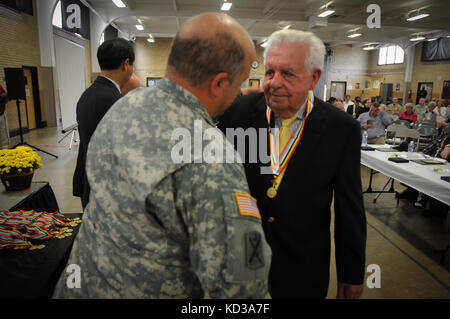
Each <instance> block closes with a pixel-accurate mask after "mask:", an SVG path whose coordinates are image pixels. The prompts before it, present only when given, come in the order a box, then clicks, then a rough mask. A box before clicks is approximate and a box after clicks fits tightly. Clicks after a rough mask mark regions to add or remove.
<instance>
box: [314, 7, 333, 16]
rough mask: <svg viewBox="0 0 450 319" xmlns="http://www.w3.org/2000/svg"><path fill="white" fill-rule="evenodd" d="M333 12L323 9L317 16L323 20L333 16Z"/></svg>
mask: <svg viewBox="0 0 450 319" xmlns="http://www.w3.org/2000/svg"><path fill="white" fill-rule="evenodd" d="M334 12H335V11H334V10H328V8H325V10H324V11H322V12H321V13H319V14H318V15H317V16H318V17H319V18H325V17H328V16H329V15H331V14H333V13H334Z"/></svg>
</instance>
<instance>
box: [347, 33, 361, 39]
mask: <svg viewBox="0 0 450 319" xmlns="http://www.w3.org/2000/svg"><path fill="white" fill-rule="evenodd" d="M361 35H362V34H361V33H352V34H349V35H348V36H347V38H356V37H360V36H361Z"/></svg>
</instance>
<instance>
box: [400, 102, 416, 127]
mask: <svg viewBox="0 0 450 319" xmlns="http://www.w3.org/2000/svg"><path fill="white" fill-rule="evenodd" d="M398 119H399V120H407V121H409V122H414V123H416V122H417V113H416V112H413V105H412V103H406V105H405V111H404V112H402V113H401V114H400V116H399V117H398Z"/></svg>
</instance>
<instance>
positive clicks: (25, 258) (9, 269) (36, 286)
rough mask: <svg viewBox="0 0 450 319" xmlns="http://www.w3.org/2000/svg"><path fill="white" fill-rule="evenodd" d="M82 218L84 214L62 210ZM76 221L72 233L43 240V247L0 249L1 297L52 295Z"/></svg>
mask: <svg viewBox="0 0 450 319" xmlns="http://www.w3.org/2000/svg"><path fill="white" fill-rule="evenodd" d="M64 215H65V216H66V217H69V218H76V217H78V218H82V216H83V214H64ZM79 228H80V225H78V226H77V227H76V228H75V229H74V231H73V235H72V236H70V237H66V238H64V239H58V238H51V239H47V240H44V241H43V242H42V244H45V248H44V249H36V250H13V249H7V250H6V249H4V250H0V299H47V298H51V296H52V294H53V290H54V288H55V285H56V283H57V281H58V279H59V277H60V275H61V273H62V272H63V271H64V269H65V267H66V263H67V260H68V259H69V255H70V252H71V250H72V245H73V242H74V239H75V237H76V235H77V233H78V230H79Z"/></svg>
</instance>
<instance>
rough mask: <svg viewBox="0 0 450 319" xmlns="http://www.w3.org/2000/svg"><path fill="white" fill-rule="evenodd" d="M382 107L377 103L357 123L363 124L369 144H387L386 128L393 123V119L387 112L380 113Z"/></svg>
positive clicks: (362, 127)
mask: <svg viewBox="0 0 450 319" xmlns="http://www.w3.org/2000/svg"><path fill="white" fill-rule="evenodd" d="M379 108H380V106H379V105H378V104H377V103H375V104H373V105H372V106H371V107H370V111H369V112H365V113H363V114H361V115H360V116H359V117H358V119H357V121H358V122H359V123H360V124H361V130H366V131H367V134H368V140H367V142H368V143H369V144H385V142H386V139H385V134H386V128H387V127H388V126H389V124H391V123H392V119H391V118H390V116H389V115H387V113H386V112H380V109H379Z"/></svg>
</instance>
